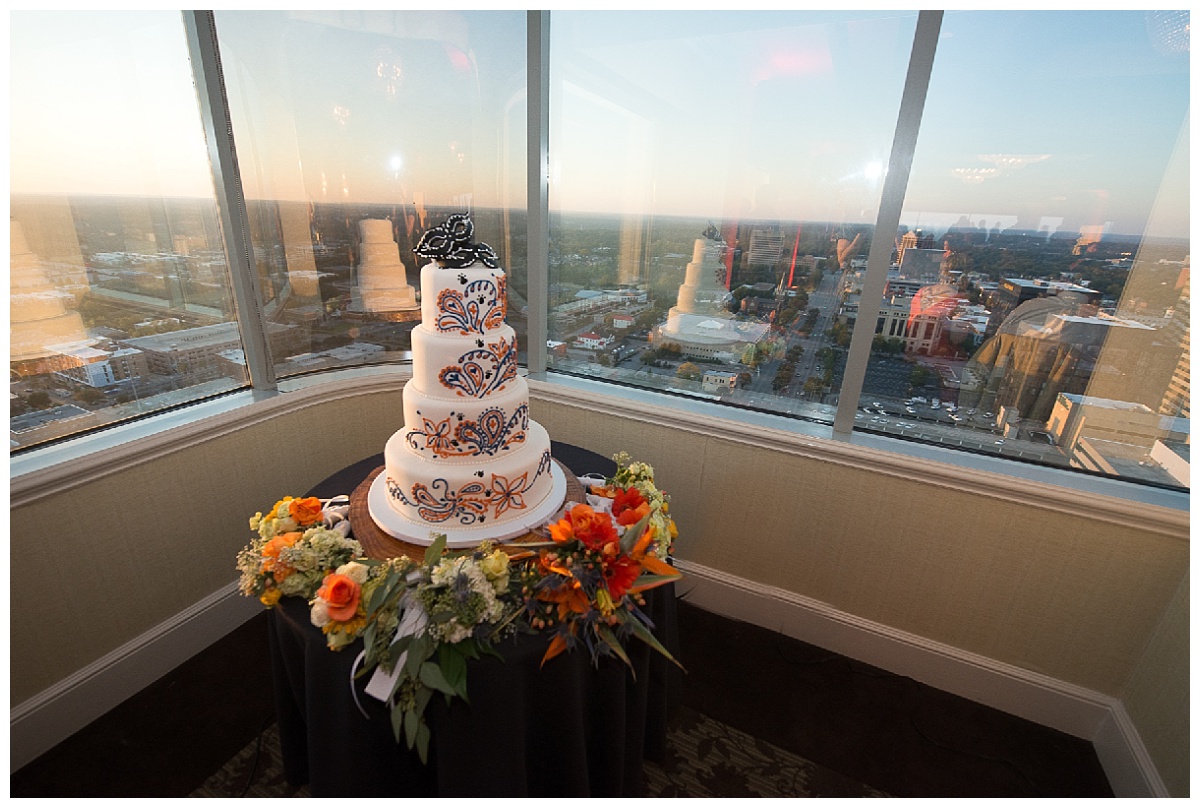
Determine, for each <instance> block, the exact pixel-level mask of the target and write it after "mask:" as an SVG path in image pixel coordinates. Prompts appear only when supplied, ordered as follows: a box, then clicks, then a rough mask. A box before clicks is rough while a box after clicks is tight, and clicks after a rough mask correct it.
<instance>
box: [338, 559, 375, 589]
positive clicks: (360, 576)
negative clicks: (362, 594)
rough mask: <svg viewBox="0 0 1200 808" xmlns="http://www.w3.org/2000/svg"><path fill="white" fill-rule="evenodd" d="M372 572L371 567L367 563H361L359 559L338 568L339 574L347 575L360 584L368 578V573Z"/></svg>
mask: <svg viewBox="0 0 1200 808" xmlns="http://www.w3.org/2000/svg"><path fill="white" fill-rule="evenodd" d="M370 572H371V568H370V567H368V566H367V565H366V564H359V563H358V562H357V561H351V562H349V563H347V564H343V565H342V566H340V567H338V568H337V574H338V575H345V576H346V577H347V578H349V579H350V580H351V581H354V583H356V584H358V585H360V586H361V585H362V584H363V583H364V582H365V581H366V580H367V575H368V573H370Z"/></svg>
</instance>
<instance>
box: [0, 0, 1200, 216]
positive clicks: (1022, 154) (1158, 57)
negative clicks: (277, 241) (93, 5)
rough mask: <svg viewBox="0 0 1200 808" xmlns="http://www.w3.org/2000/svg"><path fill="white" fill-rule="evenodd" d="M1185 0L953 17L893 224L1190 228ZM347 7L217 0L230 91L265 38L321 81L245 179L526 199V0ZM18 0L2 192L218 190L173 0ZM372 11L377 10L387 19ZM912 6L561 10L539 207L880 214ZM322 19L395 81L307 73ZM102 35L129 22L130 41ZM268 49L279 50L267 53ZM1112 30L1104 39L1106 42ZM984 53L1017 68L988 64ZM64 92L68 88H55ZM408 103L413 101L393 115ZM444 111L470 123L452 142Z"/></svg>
mask: <svg viewBox="0 0 1200 808" xmlns="http://www.w3.org/2000/svg"><path fill="white" fill-rule="evenodd" d="M1181 13H1182V14H1186V13H1184V12H1161V13H1159V12H1119V13H1108V12H1105V13H1100V12H1084V13H1081V12H1056V13H1050V12H1037V13H1032V12H1030V13H1015V12H1007V13H1006V15H1007V16H997V14H995V13H982V12H948V13H947V14H946V16H945V20H944V22H943V26H942V31H941V37H940V41H939V51H938V55H937V58H936V60H935V65H934V71H933V76H932V78H931V82H930V89H929V98H928V101H927V104H926V109H925V113H924V119H923V121H922V127H921V133H920V137H919V139H918V143H917V150H916V153H915V155H914V161H913V170H912V179H911V181H910V183H909V188H908V193H907V196H906V200H905V204H904V214H903V218H902V221H903V222H905V223H907V224H908V225H909V226H914V227H916V226H924V227H926V228H927V229H935V230H941V229H944V228H945V227H947V226H949V225H950V224H952V223H954V222H960V223H961V220H965V221H966V222H969V223H970V224H973V225H974V224H977V223H979V222H980V221H982V222H984V223H985V225H986V226H988V227H996V226H1001V227H1008V226H1016V227H1021V228H1026V229H1031V230H1038V229H1048V230H1049V231H1050V232H1054V231H1055V230H1063V231H1066V232H1079V231H1081V230H1083V229H1085V228H1102V229H1104V230H1105V231H1106V232H1117V233H1128V234H1140V233H1145V232H1147V222H1148V221H1149V220H1150V219H1151V217H1152V214H1153V217H1154V220H1155V224H1154V227H1153V228H1151V230H1153V231H1154V234H1156V235H1162V236H1171V237H1186V236H1187V235H1188V232H1189V229H1190V209H1189V202H1188V183H1187V177H1186V166H1187V165H1188V159H1189V143H1188V139H1189V138H1188V135H1189V129H1188V126H1187V115H1186V111H1187V109H1188V107H1187V93H1188V71H1187V49H1186V41H1185V45H1184V46H1180V45H1178V43H1177V41H1176V40H1172V39H1171V38H1170V37H1169V36H1167V34H1169V33H1170V31H1171V30H1173V29H1171V26H1172V25H1175V26H1178V24H1179V20H1178V19H1177V17H1178V15H1179V14H1181ZM1170 14H1175V15H1176V18H1170V17H1167V16H1164V15H1170ZM1156 15H1157V16H1156ZM359 16H361V17H362V18H363V20H362V21H360V22H359V23H358V24H357V30H350V29H351V28H352V27H353V26H351V25H350V24H349V23H348V22H347V20H346V18H345V17H339V16H338V14H337V13H336V12H323V13H321V12H300V13H295V14H291V15H283V17H280V15H278V14H271V13H251V12H219V13H218V29H219V34H220V35H222V37H227V41H228V49H226V48H225V47H224V46H225V45H226V39H223V40H222V45H223V51H222V54H223V57H225V58H226V60H227V61H228V64H227V73H229V75H227V81H228V82H229V83H230V85H231V88H233V87H234V86H235V85H237V84H238V82H239V81H241V82H242V83H243V84H246V86H247V87H249V86H251V84H253V81H251V79H252V80H255V81H262V80H264V78H265V77H267V76H269V75H272V74H270V72H269V71H270V70H271V69H272V68H270V65H271V63H272V60H274V62H275V68H273V69H275V70H278V71H287V72H289V73H293V74H294V75H291V76H289V78H288V82H289V83H288V85H287V87H284V88H281V89H280V92H281V93H282V95H283V98H284V101H286V102H287V104H291V105H296V104H300V103H301V102H304V103H310V102H311V106H310V107H308V108H303V109H292V108H288V109H285V110H284V113H285V114H284V115H283V117H280V118H278V119H276V120H268V119H266V118H263V119H261V120H258V121H256V123H255V126H256V128H255V129H253V134H254V135H256V136H258V137H259V138H262V139H264V142H266V143H268V144H270V146H269V147H268V146H259V147H257V148H255V147H254V138H251V137H249V136H245V137H246V139H245V140H240V141H239V159H240V160H241V161H242V164H243V165H242V167H243V174H244V177H245V186H246V192H247V196H248V197H250V198H275V199H302V200H305V201H331V202H332V201H350V202H361V203H368V202H370V203H384V204H387V203H396V202H404V203H409V204H411V203H413V202H414V199H415V197H416V195H418V194H419V195H421V197H423V198H424V199H425V200H426V201H427V202H429V203H430V204H448V203H449V202H450V201H451V200H452V199H454V198H462V197H463V196H464V195H466V194H470V195H471V198H472V199H473V202H474V204H478V205H481V206H508V207H523V205H524V176H525V172H524V99H523V89H524V87H523V85H524V74H523V72H524V37H523V35H522V34H523V29H524V14H523V13H522V12H506V13H497V12H491V13H489V12H439V13H436V14H427V13H414V12H408V13H397V14H394V15H393V14H389V13H386V12H373V13H366V14H362V15H359ZM273 19H274V20H275V21H276V22H278V21H279V20H280V19H286V23H287V27H288V31H289V32H290V33H289V34H288V37H290V39H289V40H288V42H286V43H285V42H284V41H283V39H282V38H281V39H277V40H272V43H273V45H274V46H275V47H262V48H261V49H260V50H261V53H257V52H254V50H253V49H249V48H247V47H246V45H245V43H242V44H239V37H246V36H251V35H252V34H253V32H254V31H255V30H260V29H261V28H262V27H264V26H266V27H269V26H270V25H272V24H273V23H272V20H273ZM423 19H424V24H423V25H419V23H421V21H422V20H423ZM631 19H636V20H637V22H638V24H637V25H636V26H631V25H629V21H630V20H631ZM1183 19H1184V20H1185V21H1186V16H1185V17H1184V18H1183ZM12 21H13V25H12V65H13V76H14V79H16V77H18V76H19V77H20V80H19V81H18V80H14V81H13V82H12V86H13V95H12V100H11V111H12V113H13V120H14V122H19V121H28V122H29V123H28V125H14V126H12V127H11V137H12V142H11V149H12V152H11V153H12V154H13V155H14V156H18V155H19V156H20V158H21V159H19V160H17V159H14V160H13V161H12V163H13V165H12V168H11V173H10V190H11V191H12V192H13V193H30V192H33V193H50V194H100V195H107V194H125V195H139V194H141V195H155V194H160V195H162V196H209V195H211V177H210V175H209V172H208V166H207V151H206V149H205V147H204V144H203V137H202V129H201V127H200V123H199V115H198V112H197V111H196V108H195V100H194V95H193V94H192V93H191V75H190V70H189V69H188V66H187V59H186V56H185V54H186V45H185V43H184V40H183V31H182V26H181V25H180V24H179V18H178V14H176V13H172V12H160V13H154V14H146V13H139V14H131V13H126V12H102V13H91V14H78V15H75V14H73V15H61V14H57V15H53V16H52V17H51V16H50V15H47V14H30V13H16V14H14V15H13V18H12ZM381 21H386V22H388V24H389V26H390V27H389V28H388V29H387V30H388V31H390V32H391V33H389V34H386V35H385V34H380V33H379V31H380V30H382V29H381V26H380V25H378V23H379V22H381ZM915 21H916V15H915V13H901V12H893V11H873V12H848V13H840V12H838V13H835V12H812V13H804V14H803V15H798V14H790V15H784V16H780V15H779V14H777V13H775V12H755V13H737V14H734V13H722V12H700V13H688V14H686V15H684V14H679V13H675V12H667V13H654V14H649V13H642V14H639V15H637V17H636V18H632V17H630V16H629V15H628V14H625V13H618V12H554V13H553V14H552V32H553V35H552V47H553V48H554V51H553V52H552V67H553V68H555V69H557V70H558V71H559V72H560V74H561V76H562V80H561V83H560V84H555V90H554V93H553V94H552V114H553V116H554V117H553V118H552V131H551V159H552V163H553V164H552V167H551V169H552V173H551V189H550V198H551V206H552V208H553V209H557V210H563V211H573V212H575V211H577V212H611V213H617V214H620V213H635V212H636V213H645V214H650V215H675V216H697V217H706V218H719V219H744V218H780V219H785V220H791V221H841V222H856V223H857V222H861V223H874V220H875V207H876V206H877V204H878V194H879V189H880V187H881V184H882V178H883V170H884V163H885V162H886V159H887V154H888V151H889V149H890V143H891V138H892V134H893V130H894V126H895V117H896V108H897V106H898V100H899V90H900V86H901V84H902V81H903V72H904V68H905V66H906V64H907V59H908V50H909V48H910V45H911V36H912V30H913V28H914V27H915ZM51 22H52V25H49V24H46V23H51ZM1033 22H1036V23H1037V24H1036V25H1035V24H1032V23H1033ZM239 26H240V27H242V28H243V33H242V34H238V33H237V31H236V29H237V28H238V27H239ZM255 26H258V29H256V27H255ZM339 26H340V27H339ZM484 29H486V33H485V34H483V35H481V34H480V31H481V30H484ZM1164 31H1166V33H1164ZM318 34H319V38H320V41H322V42H324V43H325V44H326V46H327V47H328V49H329V50H330V52H334V51H335V50H336V44H337V43H338V42H342V41H345V42H359V43H366V42H374V43H377V42H380V41H383V42H389V41H390V42H394V43H395V47H394V48H393V49H392V53H393V56H394V62H393V63H392V64H393V67H394V68H395V71H396V73H395V75H396V77H397V79H398V82H399V83H398V84H395V86H389V84H388V82H387V81H386V80H385V79H386V77H382V78H381V77H379V76H376V77H375V78H374V79H373V80H372V81H370V82H367V81H357V80H356V79H355V76H354V74H352V73H347V74H337V75H326V76H324V77H321V76H319V75H317V73H318V72H319V71H321V70H325V71H326V72H328V68H327V66H326V65H325V64H324V63H323V62H322V60H320V59H312V60H310V61H311V64H309V65H305V64H304V63H303V62H302V61H300V60H298V58H297V53H298V50H297V49H298V48H299V44H298V43H303V44H307V43H311V42H312V41H315V40H313V39H312V38H313V37H316V36H318ZM107 37H115V38H116V39H115V41H118V42H121V43H123V47H121V48H119V49H118V50H119V51H120V52H119V53H115V52H114V51H113V49H111V48H110V47H109V46H107V45H105V44H104V43H105V42H107V41H109V40H108V39H106V38H107ZM306 37H307V38H306ZM381 37H382V39H381ZM418 41H421V42H424V43H425V44H426V45H429V44H430V43H434V44H436V45H438V47H439V48H440V49H441V50H442V51H443V52H444V53H445V64H444V65H435V64H433V63H432V62H433V60H432V59H423V60H419V61H416V62H414V61H413V60H412V59H411V58H408V57H406V55H405V48H408V49H409V50H412V49H413V48H414V47H415V45H414V43H415V42H418ZM281 43H283V44H281ZM284 44H286V45H288V47H291V48H292V50H291V51H290V52H288V55H287V58H285V59H283V60H282V61H281V60H280V57H279V54H280V47H283V45H284ZM1116 49H1119V52H1120V53H1121V59H1120V60H1114V59H1112V58H1110V54H1111V53H1112V52H1114V51H1115V50H1116ZM413 52H416V51H413ZM422 52H425V53H428V52H429V51H428V50H426V51H422ZM181 55H182V56H181ZM376 55H377V54H376ZM868 57H869V58H868ZM464 59H465V61H464ZM344 61H352V60H344ZM122 62H124V63H125V64H126V65H129V64H132V65H134V66H135V73H136V75H137V76H138V77H139V78H138V81H136V82H130V81H129V80H128V75H129V74H126V73H123V72H122V69H121V68H119V67H118V65H119V64H120V63H122ZM422 62H424V64H422ZM1118 63H1119V64H1118ZM374 64H375V65H376V67H378V65H379V64H381V62H379V60H378V59H376V60H375V62H374ZM231 65H232V66H234V67H235V68H236V69H234V70H230V69H229V68H230V66H231ZM364 65H366V62H363V63H362V64H358V65H357V66H356V67H355V68H354V69H355V70H358V71H359V73H362V71H363V70H364V69H365V68H364ZM996 65H1004V71H1003V79H1004V82H1003V83H1004V84H1006V85H1008V86H1007V88H1005V87H1001V86H996V85H997V84H999V82H997V81H995V80H994V77H995V76H996V75H997V71H996V70H995V66H996ZM518 68H519V72H520V75H519V76H515V74H514V71H515V70H517V69H518ZM258 69H261V70H268V73H266V74H256V73H253V71H254V70H258ZM348 69H349V68H348ZM305 70H311V71H313V73H311V74H310V73H306V72H304V71H305ZM239 71H241V73H240V75H241V78H240V79H239V78H236V77H235V75H234V74H238V73H239ZM447 71H449V72H447ZM446 75H460V76H461V77H462V82H463V85H462V86H468V85H473V86H474V87H475V89H474V90H472V91H471V92H475V93H477V95H475V96H473V97H471V98H469V100H470V102H471V103H476V104H482V105H484V109H485V111H486V112H487V115H488V116H489V120H488V121H487V122H486V123H487V125H486V127H485V128H486V130H487V131H486V133H485V134H486V137H476V136H475V135H474V134H473V133H474V132H475V129H476V128H477V124H478V122H477V121H476V122H474V123H472V122H471V121H470V120H469V119H465V118H462V117H461V116H462V113H461V111H458V112H452V113H446V115H444V116H443V119H442V120H440V121H434V120H432V119H431V118H430V117H429V115H428V114H427V113H428V110H430V109H433V108H434V107H431V106H430V105H431V104H433V103H435V102H436V101H437V100H438V99H437V98H436V97H435V96H431V95H429V93H430V92H435V91H436V90H437V88H438V87H439V86H441V85H440V84H439V81H440V79H439V77H444V76H446ZM552 75H553V72H552ZM518 78H519V80H518ZM360 85H361V86H360ZM181 86H183V87H185V88H187V92H181V91H180V90H179V88H180V87H181ZM62 87H70V88H71V89H72V92H71V95H70V98H69V99H66V98H62V97H56V93H58V92H59V91H60V88H62ZM614 87H619V88H620V92H619V93H616V92H615V91H614V90H612V88H614ZM298 88H305V92H301V90H300V89H298ZM260 89H261V88H260ZM318 89H319V90H320V92H318ZM116 91H119V94H118V97H119V98H120V99H121V102H120V103H117V104H114V103H113V100H112V98H113V93H114V92H116ZM240 92H242V91H241V90H234V89H231V104H234V103H235V102H236V103H237V106H235V107H234V114H235V134H241V133H240V132H239V131H238V127H237V126H236V121H237V118H238V115H239V110H242V111H243V112H244V110H246V109H248V108H250V107H251V106H253V102H254V100H255V98H254V97H250V96H242V95H239V93H240ZM397 92H398V93H399V95H397ZM389 93H391V97H390V98H388V97H387V96H388V95H389ZM405 93H411V95H408V96H405V95H404V94H405ZM468 95H470V93H468ZM330 99H334V100H340V101H341V102H343V103H339V104H336V105H331V104H328V103H326V102H328V101H329V100H330ZM398 99H399V100H398ZM441 100H442V101H443V102H445V103H450V101H449V100H447V99H441ZM401 102H403V103H401ZM556 104H557V107H558V110H557V111H554V106H555V105H556ZM405 105H407V106H405ZM285 106H286V104H285ZM326 106H330V107H331V109H332V108H333V107H334V106H336V107H337V108H339V109H341V110H343V112H342V113H341V114H342V115H343V116H347V115H348V116H349V120H351V121H353V120H356V118H355V116H357V122H358V123H360V124H362V126H361V127H360V131H359V134H357V135H355V137H357V138H359V140H355V139H353V138H349V137H348V136H347V135H346V133H345V132H343V131H342V130H343V129H345V127H341V129H338V130H336V131H334V130H333V129H331V128H330V127H328V126H327V124H328V121H319V120H318V117H319V115H318V112H317V110H318V109H320V110H322V112H330V110H325V109H324V107H326ZM405 109H407V110H409V111H410V112H411V111H414V110H415V111H417V112H420V113H421V114H419V115H415V114H414V115H410V116H409V117H410V118H414V119H415V120H413V121H408V122H405V121H403V118H404V110H405ZM138 110H143V111H145V110H150V114H148V115H140V117H139V114H138V113H137V111H138ZM300 113H303V115H302V116H301V117H300V118H299V119H298V120H300V121H302V122H304V124H305V127H306V128H307V130H308V131H297V132H294V133H293V134H292V140H291V143H290V148H288V149H279V148H276V147H275V146H276V145H277V141H278V138H277V135H278V133H279V131H281V127H282V128H286V126H287V125H288V123H287V122H288V121H289V120H292V119H290V118H288V115H300ZM493 113H494V114H493ZM264 115H265V113H264ZM493 118H494V120H493ZM322 127H326V129H329V131H324V130H322V131H318V130H321V129H322ZM453 132H457V133H460V134H462V135H463V137H462V138H461V143H459V142H457V141H454V140H451V141H450V142H449V144H446V143H442V141H444V140H447V137H448V133H453ZM518 135H519V137H518ZM389 139H390V140H392V141H395V142H394V144H393V145H394V146H395V147H394V148H389V142H390V141H389ZM493 140H497V141H503V143H504V144H506V145H501V146H496V144H495V143H493V142H492V141H493ZM518 141H519V142H518ZM446 145H451V146H452V147H453V146H455V145H457V146H458V147H459V149H460V150H459V152H458V153H457V154H452V153H451V149H445V146H446ZM435 146H436V148H437V150H438V151H437V156H438V159H436V160H435V159H433V157H432V155H434V150H435ZM442 150H445V151H446V155H445V156H443V155H442V154H441V151H442ZM446 157H448V158H449V159H450V162H447V160H446V159H445V158H446ZM147 163H149V165H147ZM427 164H430V165H433V166H435V167H436V170H429V167H428V165H427ZM454 164H457V165H458V166H460V167H461V168H460V169H454V168H453V166H454ZM300 165H303V168H300V167H299V166H300ZM422 166H425V168H424V169H423V168H422ZM447 166H450V167H449V168H447ZM1177 166H1183V167H1184V171H1182V172H1181V171H1179V170H1177V169H1176V167H1177ZM318 169H319V170H318ZM401 175H406V176H401ZM319 178H320V179H319ZM131 179H132V180H134V181H135V182H134V183H132V184H131V183H130V180H131ZM331 187H332V193H331V191H330V189H331Z"/></svg>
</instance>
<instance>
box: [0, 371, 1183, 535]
mask: <svg viewBox="0 0 1200 808" xmlns="http://www.w3.org/2000/svg"><path fill="white" fill-rule="evenodd" d="M410 377H411V369H410V367H409V366H407V365H382V366H372V367H361V368H349V369H345V370H336V371H327V372H324V373H319V374H313V375H311V376H302V377H296V378H291V379H286V380H283V381H281V382H280V384H279V391H278V392H275V393H256V392H253V391H249V390H244V391H239V392H236V393H231V394H229V395H226V396H222V397H220V398H217V399H213V400H211V401H206V402H202V403H199V404H196V405H194V406H191V407H187V408H184V409H180V410H176V411H172V412H169V413H162V414H160V415H153V416H149V417H147V418H145V419H142V420H140V421H137V422H134V423H130V424H124V425H121V426H116V427H113V428H111V429H107V430H103V431H101V432H96V433H92V434H89V435H84V436H81V437H79V438H77V439H74V440H69V441H64V442H63V443H60V444H57V445H54V446H48V447H45V448H44V449H33V450H31V451H29V452H26V453H22V454H21V455H18V456H16V457H13V458H11V460H10V463H9V475H10V507H15V506H17V505H20V504H22V503H24V502H28V501H30V500H32V499H37V498H40V497H42V496H46V495H49V494H51V493H53V492H54V491H56V490H62V489H64V488H67V487H69V486H71V485H76V484H78V483H79V482H80V481H81V480H88V479H94V478H95V476H97V475H103V474H107V473H111V472H113V471H116V470H119V469H122V468H127V467H129V466H131V465H134V464H136V463H139V462H143V461H144V460H146V459H148V458H150V457H153V456H155V455H160V454H163V453H166V452H170V451H174V450H176V449H179V448H183V447H185V446H188V445H191V444H195V443H199V442H201V441H203V440H205V439H207V438H208V437H211V436H213V435H220V434H224V433H227V432H229V431H231V430H234V429H242V428H245V427H247V426H250V425H252V424H254V423H257V422H260V421H263V420H266V419H269V418H271V417H273V416H275V415H277V414H280V413H283V412H287V411H291V410H296V409H302V408H307V407H311V406H316V405H319V404H321V403H323V402H327V401H333V400H337V399H340V398H345V397H353V396H360V395H364V394H369V393H372V392H384V391H394V390H398V389H400V388H401V387H402V386H403V385H404V383H405V382H406V381H407V380H408V379H409V378H410ZM529 384H530V393H531V396H532V397H533V398H534V399H535V400H541V401H547V402H553V403H558V404H563V405H567V406H574V407H579V408H580V409H586V410H590V411H595V412H603V413H606V414H611V415H614V416H617V417H621V418H630V419H635V420H639V421H643V422H646V423H653V424H656V425H659V426H662V427H664V428H669V429H680V430H685V431H689V432H694V433H697V434H703V435H706V436H709V437H714V438H719V439H724V440H730V441H734V442H738V443H742V444H745V445H752V446H760V447H762V448H763V449H764V450H767V451H776V452H785V453H788V454H796V455H801V456H805V457H811V458H813V459H815V460H819V461H822V462H832V463H837V464H840V465H845V466H851V467H854V468H859V469H862V470H865V471H870V472H873V473H878V474H885V475H890V476H896V477H900V478H903V479H907V480H914V481H920V482H921V483H924V484H927V485H931V486H934V487H940V488H947V489H952V490H955V491H970V492H973V493H976V494H980V495H984V496H989V497H996V498H1001V499H1005V500H1009V501H1012V502H1015V503H1019V504H1022V505H1027V506H1034V507H1044V508H1048V509H1052V510H1054V511H1056V512H1058V513H1063V512H1069V513H1079V514H1080V515H1081V516H1086V517H1088V518H1092V519H1095V518H1100V519H1105V520H1107V521H1113V522H1117V523H1121V524H1130V525H1134V526H1137V527H1138V528H1140V529H1143V530H1145V529H1152V530H1156V531H1158V532H1162V533H1165V534H1168V535H1175V536H1180V537H1183V538H1186V537H1187V535H1188V525H1189V510H1190V496H1189V494H1188V493H1187V492H1179V491H1170V490H1165V489H1159V488H1154V487H1150V486H1141V485H1137V484H1135V483H1129V482H1125V481H1121V480H1114V479H1109V478H1103V477H1093V476H1091V475H1084V474H1077V473H1074V472H1071V471H1066V470H1060V469H1053V468H1045V467H1041V466H1034V465H1029V464H1025V463H1020V462H1016V461H1011V460H1006V459H1004V458H1000V457H988V456H982V455H975V454H970V453H966V452H956V451H954V450H950V449H944V448H941V447H937V446H931V445H926V444H920V443H915V442H911V441H904V440H899V439H896V438H889V437H886V436H882V435H875V434H870V433H863V432H855V433H853V434H852V435H849V436H842V435H838V434H835V433H834V432H833V429H832V427H831V426H830V425H828V424H823V423H820V422H815V421H802V420H798V419H792V418H788V417H785V416H779V415H772V414H769V413H762V412H754V411H748V410H733V409H730V408H729V407H728V406H725V405H721V404H717V403H712V402H707V401H703V400H698V399H697V400H692V399H686V398H679V397H675V396H669V395H665V394H661V393H655V392H652V391H647V390H639V389H637V388H629V387H623V386H618V385H613V384H608V383H605V382H600V381H594V380H590V379H583V378H578V377H573V376H565V375H562V374H557V373H554V372H552V371H551V372H547V373H537V374H531V375H530V377H529Z"/></svg>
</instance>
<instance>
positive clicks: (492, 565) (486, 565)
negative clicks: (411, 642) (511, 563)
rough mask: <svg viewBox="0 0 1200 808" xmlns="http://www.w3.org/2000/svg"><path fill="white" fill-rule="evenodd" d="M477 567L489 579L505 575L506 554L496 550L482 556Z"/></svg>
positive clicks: (506, 570)
mask: <svg viewBox="0 0 1200 808" xmlns="http://www.w3.org/2000/svg"><path fill="white" fill-rule="evenodd" d="M479 567H480V569H482V570H483V574H484V575H486V576H487V577H488V578H489V579H490V580H495V579H496V578H499V577H501V576H505V577H507V573H508V555H507V554H506V553H504V552H503V551H501V550H496V551H494V552H492V553H491V554H490V555H487V556H484V557H483V559H481V560H480V562H479Z"/></svg>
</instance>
